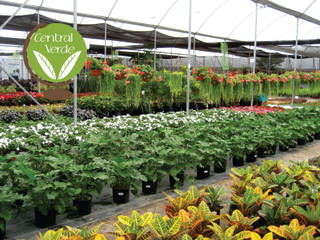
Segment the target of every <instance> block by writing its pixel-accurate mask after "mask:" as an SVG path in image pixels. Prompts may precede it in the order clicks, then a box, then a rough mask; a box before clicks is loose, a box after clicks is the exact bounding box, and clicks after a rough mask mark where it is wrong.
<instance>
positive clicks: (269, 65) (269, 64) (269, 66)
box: [268, 53, 271, 74]
mask: <svg viewBox="0 0 320 240" xmlns="http://www.w3.org/2000/svg"><path fill="white" fill-rule="evenodd" d="M270 72H271V53H269V61H268V74H270Z"/></svg>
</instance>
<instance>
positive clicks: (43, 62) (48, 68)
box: [33, 50, 56, 79]
mask: <svg viewBox="0 0 320 240" xmlns="http://www.w3.org/2000/svg"><path fill="white" fill-rule="evenodd" d="M33 53H34V55H35V56H36V58H37V60H38V63H39V64H40V66H41V68H42V70H43V71H44V72H45V73H46V74H47V76H48V77H49V78H52V79H56V74H55V72H54V70H53V67H52V65H51V63H50V62H49V60H48V59H47V58H46V57H45V56H43V55H42V54H41V53H39V52H37V51H34V50H33Z"/></svg>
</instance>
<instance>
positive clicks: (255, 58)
mask: <svg viewBox="0 0 320 240" xmlns="http://www.w3.org/2000/svg"><path fill="white" fill-rule="evenodd" d="M255 12H256V14H255V24H254V50H253V67H252V73H253V74H255V73H256V62H257V32H258V3H256V11H255ZM253 101H254V83H253V82H252V87H251V104H250V106H251V108H253Z"/></svg>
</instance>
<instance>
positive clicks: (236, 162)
mask: <svg viewBox="0 0 320 240" xmlns="http://www.w3.org/2000/svg"><path fill="white" fill-rule="evenodd" d="M244 161H245V158H244V157H233V158H232V164H233V166H234V167H241V166H243V165H244Z"/></svg>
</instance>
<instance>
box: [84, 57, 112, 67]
mask: <svg viewBox="0 0 320 240" xmlns="http://www.w3.org/2000/svg"><path fill="white" fill-rule="evenodd" d="M104 63H105V62H102V61H101V60H99V59H97V58H94V57H88V59H87V61H86V62H85V68H86V69H88V70H102V69H103V67H104ZM105 64H107V63H105Z"/></svg>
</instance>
